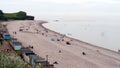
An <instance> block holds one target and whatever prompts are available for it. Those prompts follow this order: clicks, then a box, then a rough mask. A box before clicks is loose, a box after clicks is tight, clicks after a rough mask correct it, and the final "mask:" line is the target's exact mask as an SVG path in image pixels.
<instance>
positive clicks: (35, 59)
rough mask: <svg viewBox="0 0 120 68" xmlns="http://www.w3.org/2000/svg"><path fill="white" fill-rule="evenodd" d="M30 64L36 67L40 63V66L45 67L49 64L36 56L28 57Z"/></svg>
mask: <svg viewBox="0 0 120 68" xmlns="http://www.w3.org/2000/svg"><path fill="white" fill-rule="evenodd" d="M29 58H30V64H32V65H36V64H37V63H40V64H42V65H47V64H49V62H48V61H46V60H45V59H44V58H42V57H40V56H38V55H30V56H29Z"/></svg>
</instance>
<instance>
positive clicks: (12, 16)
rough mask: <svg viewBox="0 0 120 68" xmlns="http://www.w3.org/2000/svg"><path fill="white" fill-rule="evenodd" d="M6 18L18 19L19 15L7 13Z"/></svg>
mask: <svg viewBox="0 0 120 68" xmlns="http://www.w3.org/2000/svg"><path fill="white" fill-rule="evenodd" d="M4 16H5V17H6V18H9V19H12V18H16V17H17V13H5V14H4Z"/></svg>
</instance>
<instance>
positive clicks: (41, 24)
mask: <svg viewBox="0 0 120 68" xmlns="http://www.w3.org/2000/svg"><path fill="white" fill-rule="evenodd" d="M47 23H49V22H43V23H40V26H41V27H43V28H44V29H46V30H49V31H51V32H53V33H56V34H58V35H61V36H62V35H63V34H61V33H58V32H56V31H53V30H51V29H49V28H47V27H45V26H44V25H43V24H47ZM65 36H66V35H65ZM66 37H67V38H70V39H73V40H75V41H78V42H81V43H85V44H88V45H90V46H92V47H97V48H101V49H106V50H109V51H112V52H115V53H118V52H117V51H114V50H111V49H108V48H104V47H100V46H97V45H94V44H91V43H88V42H85V41H81V40H79V39H76V38H72V37H68V36H66Z"/></svg>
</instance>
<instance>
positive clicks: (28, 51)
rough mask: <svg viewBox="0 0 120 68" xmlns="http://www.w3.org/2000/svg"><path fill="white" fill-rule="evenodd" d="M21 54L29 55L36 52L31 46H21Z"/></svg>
mask: <svg viewBox="0 0 120 68" xmlns="http://www.w3.org/2000/svg"><path fill="white" fill-rule="evenodd" d="M21 54H25V55H27V56H29V55H34V52H33V51H31V50H30V49H29V48H21Z"/></svg>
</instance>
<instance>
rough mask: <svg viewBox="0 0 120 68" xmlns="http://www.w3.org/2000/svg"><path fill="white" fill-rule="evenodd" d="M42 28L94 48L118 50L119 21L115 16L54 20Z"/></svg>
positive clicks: (119, 46)
mask: <svg viewBox="0 0 120 68" xmlns="http://www.w3.org/2000/svg"><path fill="white" fill-rule="evenodd" d="M57 20H58V21H57ZM44 26H45V27H47V28H49V29H51V30H54V31H56V32H59V33H62V34H66V35H67V36H70V37H73V38H76V39H79V40H82V41H85V42H88V43H91V44H94V45H96V46H101V47H104V48H108V49H111V50H116V51H117V50H118V49H120V20H119V18H118V17H117V16H116V17H107V16H106V17H102V16H101V17H84V18H82V17H65V18H55V19H51V20H49V23H47V24H44Z"/></svg>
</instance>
